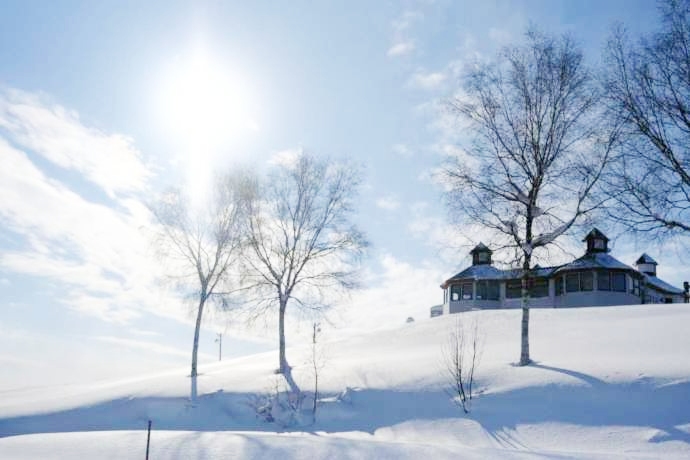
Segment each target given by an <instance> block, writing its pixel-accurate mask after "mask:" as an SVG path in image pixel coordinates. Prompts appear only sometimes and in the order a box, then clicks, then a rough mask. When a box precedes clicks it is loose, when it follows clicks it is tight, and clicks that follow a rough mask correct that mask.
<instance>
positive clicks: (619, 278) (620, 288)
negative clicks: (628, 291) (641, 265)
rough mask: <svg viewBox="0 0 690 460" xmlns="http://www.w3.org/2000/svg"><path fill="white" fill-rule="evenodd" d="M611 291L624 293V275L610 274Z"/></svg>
mask: <svg viewBox="0 0 690 460" xmlns="http://www.w3.org/2000/svg"><path fill="white" fill-rule="evenodd" d="M611 290H613V291H616V292H625V273H611Z"/></svg>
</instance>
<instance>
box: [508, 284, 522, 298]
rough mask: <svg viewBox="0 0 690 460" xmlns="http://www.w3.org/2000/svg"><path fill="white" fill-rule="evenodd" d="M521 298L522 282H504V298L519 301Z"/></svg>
mask: <svg viewBox="0 0 690 460" xmlns="http://www.w3.org/2000/svg"><path fill="white" fill-rule="evenodd" d="M520 297H522V280H508V281H507V282H506V298H508V299H519V298H520Z"/></svg>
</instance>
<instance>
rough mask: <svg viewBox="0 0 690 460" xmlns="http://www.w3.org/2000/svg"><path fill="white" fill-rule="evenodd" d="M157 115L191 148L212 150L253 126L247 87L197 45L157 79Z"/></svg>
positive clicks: (173, 135) (177, 137) (235, 71)
mask: <svg viewBox="0 0 690 460" xmlns="http://www.w3.org/2000/svg"><path fill="white" fill-rule="evenodd" d="M159 92H160V95H159V101H160V103H159V104H158V105H159V110H160V118H161V120H162V122H163V125H164V127H165V129H166V131H167V132H168V133H169V135H170V136H172V137H173V138H175V139H177V141H178V142H182V143H183V144H184V145H185V147H186V148H188V149H193V150H196V151H198V150H201V149H206V150H208V149H216V148H219V147H220V146H221V145H222V144H224V143H226V142H227V141H229V140H232V139H233V138H235V137H237V136H239V135H241V134H243V133H245V132H246V131H251V130H255V129H256V122H255V121H254V120H253V117H252V115H251V113H250V97H249V88H248V87H247V85H246V83H245V81H243V79H242V78H241V77H240V73H239V72H238V71H237V70H235V69H231V68H229V67H228V66H224V65H222V64H221V62H220V60H218V59H217V58H214V57H213V56H212V55H211V54H210V53H209V52H207V51H205V50H200V49H197V50H195V51H194V52H193V53H191V55H190V56H187V57H185V58H181V59H177V60H176V62H175V63H174V65H172V66H171V68H170V69H168V71H166V73H165V75H164V76H163V78H162V83H161V85H160V89H159Z"/></svg>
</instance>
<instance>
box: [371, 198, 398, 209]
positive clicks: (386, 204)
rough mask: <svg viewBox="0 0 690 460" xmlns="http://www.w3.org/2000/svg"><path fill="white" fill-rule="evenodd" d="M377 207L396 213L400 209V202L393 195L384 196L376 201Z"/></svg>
mask: <svg viewBox="0 0 690 460" xmlns="http://www.w3.org/2000/svg"><path fill="white" fill-rule="evenodd" d="M376 206H378V207H379V208H381V209H385V210H387V211H395V210H396V209H398V208H399V207H400V201H398V200H397V198H395V197H394V196H391V195H388V196H383V197H381V198H379V199H378V200H376Z"/></svg>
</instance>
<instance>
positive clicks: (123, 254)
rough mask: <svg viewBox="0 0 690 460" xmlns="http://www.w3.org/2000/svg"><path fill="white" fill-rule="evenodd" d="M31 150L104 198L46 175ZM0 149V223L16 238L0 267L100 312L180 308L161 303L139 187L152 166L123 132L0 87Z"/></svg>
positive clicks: (125, 315)
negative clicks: (85, 182) (37, 279)
mask: <svg viewBox="0 0 690 460" xmlns="http://www.w3.org/2000/svg"><path fill="white" fill-rule="evenodd" d="M8 95H9V96H8ZM10 142H12V144H10ZM37 153H38V154H40V155H41V156H43V157H44V158H45V159H47V160H48V161H50V162H52V163H54V164H56V165H57V166H60V167H64V168H68V169H71V170H73V171H75V172H77V173H79V174H80V175H81V176H82V177H86V178H87V179H88V180H89V181H90V182H92V183H93V184H95V185H97V186H99V187H101V188H102V189H103V190H104V191H106V192H107V193H108V194H109V195H111V197H112V198H113V199H112V201H111V202H110V203H107V204H106V203H105V202H95V201H92V199H91V198H90V196H89V195H87V194H86V192H84V191H83V190H84V188H83V187H75V186H74V185H73V184H71V183H67V182H61V181H60V180H59V179H58V178H57V176H55V175H49V174H48V173H47V172H45V171H51V170H50V169H46V170H44V169H41V168H39V166H38V165H39V164H40V163H37V162H35V161H34V160H35V158H36V154H37ZM0 158H2V160H3V167H2V168H0V218H1V219H2V221H3V227H2V228H0V233H4V234H5V235H12V238H13V239H15V240H16V241H19V242H20V243H19V244H18V245H16V247H13V248H12V249H9V248H5V249H4V250H3V252H2V253H1V254H0V268H1V269H3V270H5V271H6V272H7V273H17V274H20V275H27V276H32V277H40V278H44V279H47V280H50V281H52V282H54V283H56V286H59V289H60V291H61V292H62V293H63V295H61V296H59V297H56V298H55V299H54V301H55V302H56V303H62V304H64V305H66V306H68V307H69V308H71V309H73V310H75V311H78V312H81V313H84V314H88V315H92V316H96V317H99V318H101V319H103V320H106V321H111V322H118V323H123V322H128V321H130V320H131V319H133V318H136V317H137V316H138V314H139V313H138V311H141V310H142V309H146V310H148V311H153V312H156V313H158V314H161V315H164V316H172V317H176V315H178V314H177V313H176V309H175V308H165V309H164V308H163V307H160V306H159V305H161V304H162V302H161V301H160V300H161V297H163V296H165V294H162V293H161V291H160V289H159V288H158V285H157V276H158V275H159V273H160V267H158V266H157V265H158V264H156V261H155V260H154V259H153V257H152V250H151V242H150V239H149V238H148V236H149V233H150V232H151V228H152V227H151V220H150V216H149V212H148V210H147V208H146V206H145V205H144V204H143V203H142V201H141V199H140V198H138V197H137V194H138V193H139V192H140V191H142V190H144V189H145V187H146V185H145V181H146V179H147V178H148V177H149V175H150V173H149V171H148V169H147V167H146V165H145V164H144V163H143V162H142V161H141V159H140V158H139V153H138V152H137V151H136V150H135V149H134V148H133V147H132V146H131V144H130V142H129V141H127V140H126V138H125V137H124V136H120V135H109V134H105V133H102V132H100V131H98V130H94V129H91V128H88V127H86V126H84V125H82V124H81V122H80V121H79V117H78V116H77V114H75V113H73V112H69V111H67V110H66V109H63V108H60V107H58V106H49V105H48V106H46V105H42V99H40V98H39V97H38V96H32V95H29V94H26V93H22V92H18V91H6V92H4V93H0ZM113 162H115V163H118V165H114V164H112V163H113ZM120 162H121V163H120ZM121 167H124V171H123V170H122V169H121ZM101 201H103V200H101ZM105 201H107V200H105ZM166 304H167V305H179V302H170V303H167V302H166ZM179 316H180V317H182V316H183V315H182V314H180V315H179ZM185 319H186V318H185Z"/></svg>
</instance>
